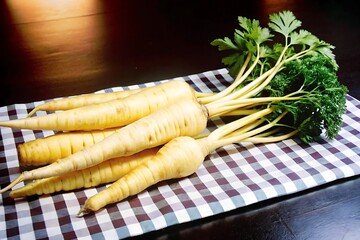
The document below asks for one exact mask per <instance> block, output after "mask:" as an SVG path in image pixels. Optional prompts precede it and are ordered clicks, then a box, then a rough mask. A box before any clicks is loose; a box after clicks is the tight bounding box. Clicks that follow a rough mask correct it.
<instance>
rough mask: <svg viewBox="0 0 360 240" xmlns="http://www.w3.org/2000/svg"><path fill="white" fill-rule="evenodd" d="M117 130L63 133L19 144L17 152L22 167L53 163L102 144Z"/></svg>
mask: <svg viewBox="0 0 360 240" xmlns="http://www.w3.org/2000/svg"><path fill="white" fill-rule="evenodd" d="M117 129H119V128H109V129H104V130H94V131H75V132H62V133H57V134H55V135H51V136H48V137H44V138H39V139H35V140H32V141H28V142H25V143H22V144H19V145H18V146H17V150H18V158H19V162H20V165H21V166H23V167H26V166H42V165H46V164H49V163H53V162H55V161H56V160H58V159H61V158H65V157H68V156H70V155H71V154H74V153H75V152H78V151H80V150H81V149H83V148H85V147H90V146H92V145H94V144H95V143H97V142H100V141H101V140H103V139H104V138H105V137H107V136H109V135H110V134H112V133H114V132H115V131H116V130H117Z"/></svg>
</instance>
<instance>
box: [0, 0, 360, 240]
mask: <svg viewBox="0 0 360 240" xmlns="http://www.w3.org/2000/svg"><path fill="white" fill-rule="evenodd" d="M61 2H62V1H40V0H37V1H36V0H26V1H21V0H13V1H0V54H1V57H0V106H5V105H10V104H14V103H26V102H33V101H37V100H44V99H49V98H54V97H61V96H69V95H76V94H81V93H88V92H93V91H96V90H100V89H104V88H107V87H114V86H126V85H131V84H139V83H143V82H150V81H156V80H162V79H167V78H172V77H177V76H184V75H188V74H193V73H199V72H202V71H207V70H214V69H218V68H222V67H223V65H222V64H221V57H222V55H221V54H220V53H219V52H218V51H217V49H216V48H214V47H212V46H210V42H211V41H212V40H213V39H215V38H218V37H224V36H231V35H232V34H233V31H234V29H235V28H237V16H245V17H249V18H256V19H259V20H260V21H261V22H263V23H265V22H267V19H268V15H269V14H270V13H273V12H277V11H280V10H291V11H293V12H294V14H295V15H296V16H297V18H298V19H300V20H301V21H302V22H303V28H305V29H307V30H309V31H310V32H312V33H314V34H315V35H317V36H318V37H319V38H320V39H323V40H324V41H326V42H329V43H331V44H332V45H335V46H336V49H335V54H336V56H337V61H338V64H339V65H340V70H339V79H340V81H342V82H343V83H344V84H345V85H347V86H348V88H349V93H350V94H351V95H352V96H354V97H356V98H357V99H360V88H359V84H358V83H357V81H358V80H359V79H360V61H359V59H360V45H359V39H360V16H359V15H360V14H359V13H358V8H357V6H355V5H356V1H344V0H343V1H335V0H330V1H310V0H308V1H305V0H302V1H299V0H292V1H284V0H280V1H276V0H261V1H260V0H259V1H239V0H238V1H165V0H153V1H96V0H88V1H86V0H78V1H63V3H62V4H61ZM359 192H360V179H359V178H358V177H353V178H350V179H347V180H341V181H337V182H334V183H332V184H328V185H324V186H321V187H318V188H314V189H311V190H308V191H305V192H301V193H297V194H294V195H289V196H286V197H281V198H276V199H272V200H269V201H265V202H261V203H258V204H255V205H251V206H249V207H245V208H241V209H238V210H236V211H231V212H229V213H225V214H220V215H216V216H214V217H210V218H205V219H202V220H199V221H194V222H191V223H187V224H181V225H177V226H174V227H169V228H166V229H164V230H159V231H156V232H152V233H149V234H145V235H143V236H141V237H140V238H150V239H358V236H360V228H359V226H360V195H359Z"/></svg>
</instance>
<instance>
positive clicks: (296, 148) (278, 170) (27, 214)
mask: <svg viewBox="0 0 360 240" xmlns="http://www.w3.org/2000/svg"><path fill="white" fill-rule="evenodd" d="M176 79H182V80H185V81H187V82H188V83H190V84H192V85H193V86H194V88H195V89H197V90H199V91H204V92H206V91H219V90H222V89H223V88H225V87H226V86H227V85H229V83H230V82H231V81H232V78H231V77H230V76H229V75H228V72H227V70H225V69H219V70H215V71H208V72H204V73H200V74H194V75H189V76H184V77H179V78H176ZM158 83H159V82H152V83H146V84H142V85H136V86H135V85H134V86H129V87H118V88H111V89H105V90H102V91H99V92H110V91H119V90H122V89H128V88H130V89H131V88H138V87H146V86H151V85H155V84H158ZM43 102H44V101H40V102H34V103H28V104H14V105H10V106H5V107H0V120H1V121H3V120H8V119H16V118H23V117H26V115H27V113H28V112H29V111H30V110H31V109H32V108H33V107H34V106H36V105H39V104H41V103H43ZM38 114H44V113H41V112H39V113H38ZM359 120H360V102H359V101H358V100H357V99H355V98H353V97H351V96H349V95H348V96H347V112H346V114H345V115H344V117H343V121H344V123H343V125H342V129H341V131H340V133H339V136H338V137H337V138H336V139H335V140H333V141H325V142H324V143H321V144H319V143H312V144H309V145H307V144H303V143H301V142H299V141H298V140H296V139H289V140H285V141H282V142H279V143H271V144H252V143H245V142H244V143H240V144H233V145H227V146H225V147H223V148H220V149H218V150H217V151H216V152H213V153H212V154H210V155H209V156H208V157H207V158H206V160H205V162H204V164H203V165H202V166H201V167H200V168H199V169H198V170H197V171H196V173H195V174H193V175H191V176H190V177H188V178H184V179H181V180H171V181H166V182H162V183H159V184H157V185H155V186H153V187H150V188H149V189H147V190H145V191H143V192H142V193H140V194H138V195H137V196H134V197H130V198H128V199H127V200H125V201H122V202H119V203H117V204H113V205H110V206H108V207H106V208H105V209H103V210H101V211H99V212H97V213H96V214H93V215H88V216H85V217H82V218H79V217H76V214H77V212H78V210H79V208H80V206H81V205H82V204H83V203H84V202H85V200H86V199H87V198H88V197H90V196H92V195H93V194H95V193H96V192H98V191H100V190H102V189H104V188H105V187H106V186H100V187H97V188H91V189H86V190H77V191H72V192H66V193H57V194H52V195H44V196H40V197H37V196H34V197H30V198H27V199H17V200H12V199H11V198H10V197H9V195H8V193H5V194H3V195H2V196H0V229H1V230H0V239H5V238H12V237H14V238H16V239H27V240H28V239H42V238H44V239H45V238H49V239H73V238H76V239H85V238H88V237H89V236H91V237H92V238H95V239H108V238H119V239H122V238H126V237H129V236H136V235H140V234H144V233H146V232H150V231H154V230H158V229H162V228H166V227H168V226H171V225H175V224H180V223H185V222H189V221H193V220H196V219H200V218H204V217H208V216H212V215H215V214H219V213H223V212H227V211H231V210H233V209H236V208H240V207H244V206H247V205H250V204H253V203H256V202H259V201H263V200H266V199H270V198H274V197H278V196H283V195H287V194H291V193H295V192H299V191H302V190H305V189H309V188H312V187H315V186H319V185H322V184H325V183H329V182H332V181H335V180H337V179H342V178H346V177H351V176H355V175H358V174H359V173H360V156H359V155H360V148H359V146H360V133H359V129H360V123H359V122H360V121H359ZM221 122H222V121H221V119H215V120H214V121H213V122H210V124H209V126H216V125H217V124H221ZM0 133H1V136H0V184H1V187H4V186H6V185H7V184H8V183H9V182H10V181H12V180H14V179H15V178H16V177H17V176H18V175H19V173H20V171H21V169H20V168H19V164H18V159H17V150H16V144H18V143H22V142H25V141H30V140H33V139H36V138H40V137H44V136H49V135H51V134H53V132H52V131H29V130H17V129H9V128H0ZM21 185H22V184H19V186H21Z"/></svg>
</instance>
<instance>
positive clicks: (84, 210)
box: [76, 206, 91, 217]
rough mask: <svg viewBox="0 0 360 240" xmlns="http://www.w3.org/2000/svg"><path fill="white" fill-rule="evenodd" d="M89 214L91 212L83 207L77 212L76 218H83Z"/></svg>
mask: <svg viewBox="0 0 360 240" xmlns="http://www.w3.org/2000/svg"><path fill="white" fill-rule="evenodd" d="M89 213H91V210H90V209H88V208H86V207H85V206H82V207H81V208H80V210H79V212H78V213H77V214H76V216H77V217H83V216H85V215H87V214H89Z"/></svg>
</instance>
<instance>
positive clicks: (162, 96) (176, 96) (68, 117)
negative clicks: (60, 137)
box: [0, 80, 195, 131]
mask: <svg viewBox="0 0 360 240" xmlns="http://www.w3.org/2000/svg"><path fill="white" fill-rule="evenodd" d="M194 96H195V91H194V89H193V88H192V87H191V86H190V85H189V84H187V83H186V82H185V81H180V80H179V81H175V80H174V81H168V82H165V83H162V84H159V85H157V86H156V87H154V88H145V89H144V90H143V91H141V92H138V93H135V94H132V95H130V96H128V97H125V98H122V99H118V100H112V101H109V102H105V103H99V104H95V105H90V106H85V107H80V108H76V109H71V110H66V111H62V112H56V113H52V114H48V115H45V116H37V117H31V118H25V119H15V120H9V121H3V122H0V127H10V128H21V129H32V130H58V131H76V130H96V129H104V128H113V127H121V126H125V125H128V124H130V123H132V122H134V121H136V120H138V119H140V118H142V117H144V116H147V115H149V114H151V113H152V112H155V111H157V110H158V109H160V108H162V107H165V106H167V105H169V104H171V103H174V102H178V101H182V100H184V99H192V98H194Z"/></svg>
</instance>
